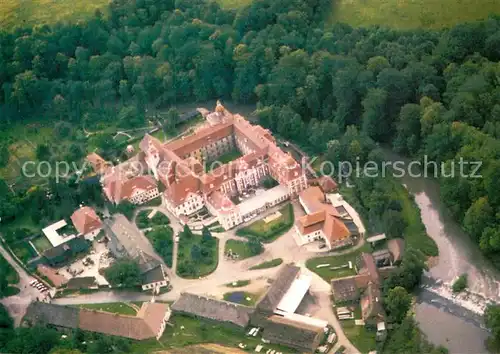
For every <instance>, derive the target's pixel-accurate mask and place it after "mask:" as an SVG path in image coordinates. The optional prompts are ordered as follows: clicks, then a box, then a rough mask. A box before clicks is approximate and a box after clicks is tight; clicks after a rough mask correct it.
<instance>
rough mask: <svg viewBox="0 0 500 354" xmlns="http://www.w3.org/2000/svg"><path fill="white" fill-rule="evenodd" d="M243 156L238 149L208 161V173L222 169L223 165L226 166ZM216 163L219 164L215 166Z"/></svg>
mask: <svg viewBox="0 0 500 354" xmlns="http://www.w3.org/2000/svg"><path fill="white" fill-rule="evenodd" d="M241 156H243V155H241V152H240V151H239V150H238V149H236V148H235V149H232V150H231V151H228V152H226V153H225V154H223V155H221V156H219V157H217V158H215V159H213V160H210V161H207V163H206V168H207V170H208V171H211V170H213V169H214V168H217V167H220V166H221V165H225V164H227V163H229V162H231V161H234V160H236V159H238V158H240V157H241ZM215 162H217V163H216V164H214V163H215Z"/></svg>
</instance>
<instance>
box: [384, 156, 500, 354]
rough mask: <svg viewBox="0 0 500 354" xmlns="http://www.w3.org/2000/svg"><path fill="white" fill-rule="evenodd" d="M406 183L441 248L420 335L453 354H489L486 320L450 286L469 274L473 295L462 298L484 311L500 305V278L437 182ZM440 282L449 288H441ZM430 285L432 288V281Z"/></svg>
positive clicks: (425, 294) (420, 310)
mask: <svg viewBox="0 0 500 354" xmlns="http://www.w3.org/2000/svg"><path fill="white" fill-rule="evenodd" d="M385 153H386V156H387V158H388V159H389V160H392V161H396V160H403V161H409V160H408V159H406V158H402V157H401V156H398V155H396V154H394V153H393V152H389V151H386V152H385ZM401 183H403V184H404V186H405V187H406V188H407V190H408V192H409V193H410V194H412V195H413V196H414V198H415V202H416V204H417V205H418V207H419V208H420V212H421V216H422V222H423V223H424V225H425V227H426V230H427V234H428V235H429V236H430V237H432V238H433V239H434V241H436V243H437V246H438V248H439V257H438V260H437V263H436V264H435V265H434V266H433V267H432V268H431V269H429V272H427V274H426V276H427V277H429V278H432V279H434V280H438V284H430V285H427V286H429V288H427V289H423V290H422V293H421V294H420V295H419V298H418V303H417V306H416V319H417V321H418V322H419V323H420V327H421V329H422V330H423V332H424V333H425V334H426V335H427V337H428V339H429V340H430V341H431V342H433V343H435V344H440V345H443V346H445V347H446V348H448V350H449V351H450V353H483V352H486V348H485V346H484V340H485V339H486V338H487V337H488V332H487V331H486V330H485V329H484V328H481V327H482V318H481V316H479V315H477V314H475V313H474V312H472V311H467V310H464V309H463V308H461V307H460V306H456V304H457V303H458V304H461V300H456V299H454V298H453V296H451V294H450V292H449V291H448V290H449V287H448V285H447V284H449V283H451V282H452V281H453V280H454V279H455V277H457V276H459V275H461V274H463V273H467V275H468V285H469V290H470V292H471V295H470V296H468V297H467V298H463V304H465V305H468V306H469V307H471V308H472V309H473V310H477V306H476V305H478V304H480V305H484V303H485V302H486V301H487V299H489V300H492V301H496V302H500V282H499V280H500V272H498V271H497V270H496V269H495V268H494V267H493V266H492V265H491V264H490V263H489V262H488V260H487V259H486V258H485V257H484V256H483V255H482V254H481V252H480V251H479V248H478V246H477V245H476V244H474V243H473V242H472V240H471V239H470V238H469V236H468V235H467V234H465V232H464V231H463V230H462V228H461V227H460V225H459V224H458V223H457V222H456V221H455V220H454V219H453V218H452V217H451V215H450V214H449V212H448V210H447V208H446V206H445V205H444V204H443V202H442V201H441V198H440V194H439V184H438V182H437V181H436V180H434V179H432V178H424V177H410V176H405V177H402V178H401ZM439 281H442V282H443V283H444V284H439ZM426 283H429V280H428V279H426ZM431 283H432V281H431ZM429 289H430V290H432V291H429ZM471 298H474V299H473V300H471ZM478 299H479V300H478ZM474 307H476V308H474Z"/></svg>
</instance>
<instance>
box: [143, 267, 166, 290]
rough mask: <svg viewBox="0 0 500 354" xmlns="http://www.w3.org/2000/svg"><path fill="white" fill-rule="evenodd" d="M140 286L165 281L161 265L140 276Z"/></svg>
mask: <svg viewBox="0 0 500 354" xmlns="http://www.w3.org/2000/svg"><path fill="white" fill-rule="evenodd" d="M141 279H142V285H147V284H154V283H158V282H161V281H164V280H166V278H165V273H164V272H163V267H162V265H161V264H160V265H158V266H156V267H154V268H153V269H150V270H148V271H146V272H144V273H142V275H141Z"/></svg>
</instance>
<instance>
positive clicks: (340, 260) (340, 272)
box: [306, 243, 370, 282]
mask: <svg viewBox="0 0 500 354" xmlns="http://www.w3.org/2000/svg"><path fill="white" fill-rule="evenodd" d="M369 251H370V245H369V244H367V243H366V244H365V245H364V246H363V247H361V248H359V249H357V250H355V251H353V252H350V253H346V254H343V255H340V256H327V257H318V258H312V259H309V260H307V262H306V266H307V268H308V269H309V270H311V271H312V272H314V273H316V274H318V275H319V276H320V277H321V278H323V279H324V280H326V281H327V282H329V281H330V280H331V279H336V278H343V277H347V276H350V275H355V274H356V271H355V270H354V268H352V269H349V268H342V269H335V270H332V269H330V267H339V266H342V265H344V264H348V263H349V261H351V262H353V266H354V264H355V263H356V259H357V258H358V257H359V256H360V255H361V253H362V252H369ZM320 264H330V265H329V266H328V267H323V268H316V266H318V265H320Z"/></svg>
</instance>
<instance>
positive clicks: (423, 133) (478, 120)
mask: <svg viewBox="0 0 500 354" xmlns="http://www.w3.org/2000/svg"><path fill="white" fill-rule="evenodd" d="M328 6H329V1H321V0H310V1H299V0H285V1H280V2H275V1H271V0H258V1H254V2H253V3H252V5H251V6H249V7H247V8H244V9H242V10H240V11H237V12H236V11H225V10H222V9H221V8H220V7H219V6H218V5H217V4H216V3H215V2H205V1H201V0H198V1H175V2H174V1H170V0H163V1H152V0H149V1H148V0H139V1H125V0H120V1H113V2H112V4H111V5H110V11H109V16H108V17H107V18H104V17H103V16H102V14H101V13H96V15H95V17H93V18H92V19H90V20H89V21H88V22H85V23H78V24H74V25H63V24H61V25H57V26H54V27H49V26H45V25H44V26H37V27H34V28H25V29H17V30H15V31H14V32H12V33H7V32H0V85H1V87H2V89H3V90H2V91H3V94H2V95H0V124H1V125H2V131H6V132H7V134H8V132H9V129H8V126H9V125H10V124H14V123H19V122H22V123H24V124H26V125H28V124H30V122H32V121H34V120H38V121H39V120H52V121H54V124H58V130H60V131H59V132H58V134H62V135H65V134H70V135H71V134H77V133H78V131H81V130H82V129H83V128H84V127H86V128H88V129H90V127H98V126H99V124H102V122H107V121H110V120H116V121H118V122H119V124H121V125H123V126H125V127H134V126H137V125H141V124H142V123H143V122H144V120H145V111H146V110H147V108H148V107H151V106H152V107H165V106H167V107H168V106H169V105H171V104H175V103H179V102H183V101H193V100H198V101H200V100H206V99H209V98H222V99H232V100H234V101H236V102H257V103H258V107H259V109H258V113H259V114H258V115H259V118H260V122H261V124H263V125H265V126H266V127H269V128H271V129H273V131H275V132H276V133H278V134H279V135H281V136H283V137H285V138H289V139H293V140H295V141H297V142H298V143H300V144H301V145H303V146H306V147H307V148H309V149H310V150H311V151H313V152H317V153H324V152H325V150H327V153H326V156H327V157H328V158H330V159H331V160H333V161H339V160H348V161H354V160H355V159H356V158H359V159H360V160H361V161H365V160H368V159H373V158H375V157H376V156H377V146H378V144H387V145H392V147H393V148H394V149H395V150H396V151H398V152H401V153H404V154H406V155H408V156H411V157H414V158H417V159H420V158H423V156H424V155H426V156H428V159H429V160H435V161H436V162H438V163H439V164H441V163H443V164H445V165H446V164H447V165H448V166H449V169H450V168H455V169H457V168H458V165H457V164H455V167H453V166H452V164H451V162H452V161H458V160H459V159H460V158H464V159H466V160H472V161H476V160H477V161H482V162H483V164H482V168H481V170H480V173H482V175H483V178H479V179H474V178H463V177H460V175H459V174H458V173H457V174H456V175H455V177H453V178H441V185H442V194H443V199H444V200H445V202H446V203H447V205H448V206H449V208H450V210H451V211H452V213H453V215H454V216H455V217H456V218H457V219H458V220H460V221H461V222H462V223H463V226H464V228H465V229H466V230H467V231H468V232H469V234H470V235H471V237H473V238H474V240H476V241H477V243H478V245H479V246H480V248H481V250H482V251H483V252H485V253H486V254H488V255H489V256H490V257H491V258H493V259H495V258H497V257H496V255H497V254H498V253H499V251H500V224H499V222H500V218H499V217H498V213H499V211H500V191H499V189H498V188H497V184H496V183H495V182H497V181H499V180H500V159H499V156H500V143H499V141H498V139H499V138H500V86H499V80H500V76H499V75H500V65H499V64H498V62H496V61H498V60H499V59H500V19H499V18H498V17H496V18H493V17H492V18H490V19H488V20H485V21H482V22H476V23H469V24H461V25H458V26H456V27H454V28H452V29H450V30H444V31H426V30H413V31H406V32H400V31H395V30H391V29H387V28H381V27H374V28H356V29H354V28H351V27H349V26H347V25H343V24H335V25H332V26H326V25H325V23H324V19H323V18H322V15H323V14H324V13H326V12H328V11H325V9H326V7H328ZM56 122H57V123H56ZM65 124H67V125H65ZM69 127H71V129H69ZM304 132H307V134H304ZM15 139H16V137H15V136H7V137H4V138H3V139H2V142H1V143H0V162H4V163H5V161H8V154H9V149H8V146H9V145H8V144H9V142H12V141H15ZM93 139H97V140H99V139H100V142H101V145H106V144H107V141H108V140H109V139H106V137H102V136H99V134H97V135H96V136H94V137H93ZM327 146H328V149H327ZM38 150H43V146H42V147H41V148H39V149H38ZM75 150H78V149H75ZM39 152H40V151H37V155H38V153H39ZM40 155H41V156H43V151H41V152H40ZM80 155H81V152H80ZM70 156H71V155H70ZM431 172H433V171H431ZM466 172H467V171H466ZM5 199H7V197H2V201H0V203H2V206H3V207H2V211H1V212H0V213H1V214H2V216H6V217H8V216H9V215H12V214H13V212H14V211H15V210H16V208H15V207H13V206H12V205H11V203H9V201H8V200H5ZM498 258H500V257H498Z"/></svg>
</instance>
